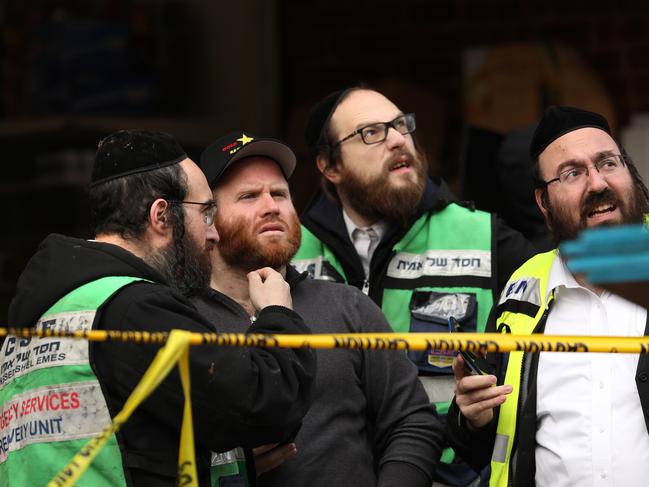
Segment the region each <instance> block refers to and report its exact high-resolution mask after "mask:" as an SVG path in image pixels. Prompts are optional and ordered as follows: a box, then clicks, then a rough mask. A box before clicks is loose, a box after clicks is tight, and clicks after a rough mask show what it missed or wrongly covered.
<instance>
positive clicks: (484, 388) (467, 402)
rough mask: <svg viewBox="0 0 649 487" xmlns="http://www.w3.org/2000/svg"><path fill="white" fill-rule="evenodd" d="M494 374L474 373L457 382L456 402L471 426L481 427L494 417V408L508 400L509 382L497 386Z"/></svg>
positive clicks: (510, 390)
mask: <svg viewBox="0 0 649 487" xmlns="http://www.w3.org/2000/svg"><path fill="white" fill-rule="evenodd" d="M495 384H496V377H495V376H493V375H472V376H467V377H464V378H462V379H461V380H460V381H458V382H457V384H456V385H457V388H456V392H455V402H456V404H457V405H458V407H459V408H460V411H461V412H462V415H463V416H464V417H465V418H466V419H467V422H468V423H469V425H470V426H472V427H474V428H480V427H482V426H484V425H486V424H487V423H489V422H490V421H491V420H492V418H493V409H494V408H495V407H498V406H500V405H501V404H502V403H504V402H505V401H506V400H507V395H508V394H510V393H511V392H512V390H513V388H512V386H511V385H509V384H506V385H502V386H496V385H495Z"/></svg>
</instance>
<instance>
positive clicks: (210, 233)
mask: <svg viewBox="0 0 649 487" xmlns="http://www.w3.org/2000/svg"><path fill="white" fill-rule="evenodd" d="M205 240H207V241H209V242H212V243H213V244H215V245H216V244H217V243H219V240H220V237H219V232H218V231H217V230H216V227H215V226H214V224H213V223H212V224H211V225H210V226H209V227H207V235H206V236H205Z"/></svg>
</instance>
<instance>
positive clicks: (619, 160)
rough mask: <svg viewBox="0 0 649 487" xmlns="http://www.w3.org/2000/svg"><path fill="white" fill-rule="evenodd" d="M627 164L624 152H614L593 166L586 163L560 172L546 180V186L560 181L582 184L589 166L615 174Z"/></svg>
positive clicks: (605, 173) (603, 172)
mask: <svg viewBox="0 0 649 487" xmlns="http://www.w3.org/2000/svg"><path fill="white" fill-rule="evenodd" d="M625 165H626V160H625V157H624V156H623V155H622V154H614V155H612V156H607V157H605V158H604V159H600V160H599V161H597V162H596V163H595V164H593V165H592V166H586V165H574V166H572V167H570V168H568V169H565V170H564V171H561V172H560V173H559V176H557V177H556V178H554V179H550V180H549V181H544V182H543V183H544V186H545V187H547V186H548V185H549V184H552V183H556V182H557V181H559V182H560V183H561V184H565V185H567V186H573V185H574V186H576V185H581V184H583V183H585V182H586V180H587V179H588V175H589V174H590V173H589V168H590V167H594V168H595V170H596V171H597V172H598V173H600V174H603V175H611V174H615V173H616V172H617V171H619V169H620V168H622V167H624V166H625Z"/></svg>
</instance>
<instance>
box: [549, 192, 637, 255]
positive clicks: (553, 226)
mask: <svg viewBox="0 0 649 487" xmlns="http://www.w3.org/2000/svg"><path fill="white" fill-rule="evenodd" d="M546 195H547V193H546ZM546 198H547V196H546ZM603 204H613V205H615V206H617V208H619V210H620V213H621V214H622V222H620V223H621V224H631V223H643V222H644V215H645V213H646V211H647V204H646V202H645V197H644V193H643V191H642V188H641V187H640V186H639V185H638V184H634V185H633V191H632V192H631V195H630V196H629V199H628V201H627V202H624V201H622V200H621V199H620V198H618V196H617V195H616V194H615V192H613V191H612V190H611V189H609V188H606V189H604V191H601V192H599V193H589V194H588V195H587V196H586V199H584V202H583V203H582V205H581V209H580V217H579V222H577V223H575V222H573V221H572V220H571V218H570V215H569V214H568V212H567V211H566V209H565V208H564V207H561V206H559V207H555V206H554V205H552V203H551V202H550V200H549V198H547V210H548V215H547V217H546V222H547V225H548V227H549V228H550V232H551V233H552V239H553V240H554V243H555V244H556V245H557V246H559V244H561V243H563V242H565V241H567V240H574V239H575V238H577V236H578V235H579V232H581V231H582V230H583V229H585V228H586V227H587V219H588V213H590V212H591V211H592V210H593V209H594V208H596V207H597V206H599V205H603ZM605 225H610V224H605Z"/></svg>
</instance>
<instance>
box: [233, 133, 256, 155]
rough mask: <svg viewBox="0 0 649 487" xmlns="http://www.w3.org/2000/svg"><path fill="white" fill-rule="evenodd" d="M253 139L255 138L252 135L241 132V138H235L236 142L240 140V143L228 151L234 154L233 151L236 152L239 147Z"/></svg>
mask: <svg viewBox="0 0 649 487" xmlns="http://www.w3.org/2000/svg"><path fill="white" fill-rule="evenodd" d="M253 140H255V139H254V137H248V136H247V135H246V134H243V133H242V134H241V138H240V139H237V142H241V145H240V146H239V147H235V148H234V149H232V150H231V151H230V154H234V153H235V152H237V151H238V150H239V149H241V147H243V146H244V145H246V144H247V143H249V142H252V141H253Z"/></svg>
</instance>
